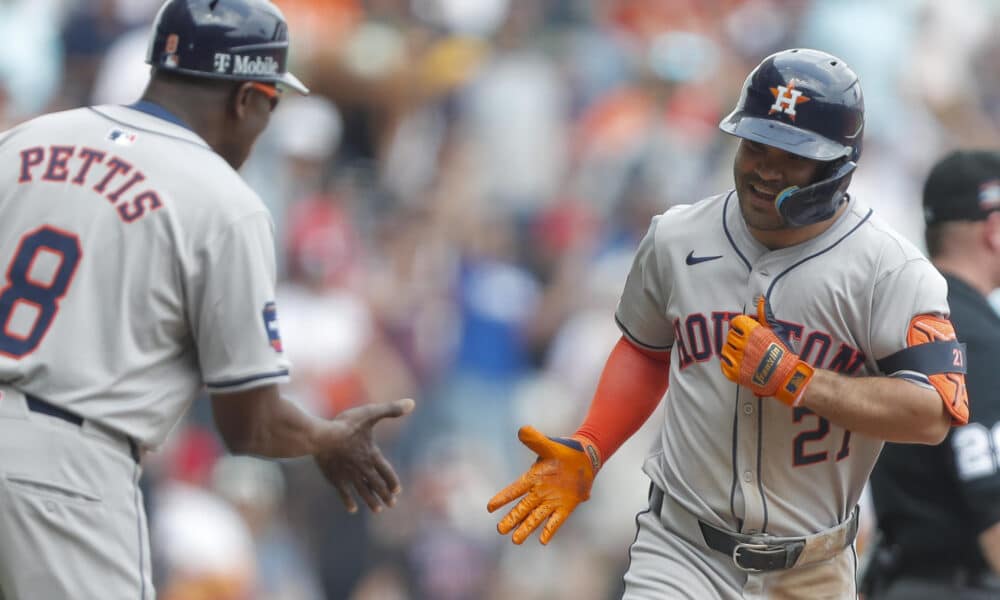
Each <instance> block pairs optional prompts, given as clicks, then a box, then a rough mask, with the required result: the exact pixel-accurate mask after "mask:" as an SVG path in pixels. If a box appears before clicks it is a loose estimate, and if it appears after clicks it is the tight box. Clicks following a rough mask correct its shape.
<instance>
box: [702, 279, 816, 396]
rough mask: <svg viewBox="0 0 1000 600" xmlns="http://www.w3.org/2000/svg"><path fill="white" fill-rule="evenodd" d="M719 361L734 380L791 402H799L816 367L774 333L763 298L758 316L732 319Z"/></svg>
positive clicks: (756, 390) (759, 391)
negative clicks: (803, 359)
mask: <svg viewBox="0 0 1000 600" xmlns="http://www.w3.org/2000/svg"><path fill="white" fill-rule="evenodd" d="M720 364H721V366H722V372H723V373H724V374H725V375H726V377H728V378H729V379H730V380H731V381H735V382H736V383H738V384H740V385H744V386H747V387H749V388H750V389H751V390H753V393H754V394H756V395H758V396H765V397H770V398H776V399H778V400H780V401H781V402H784V403H785V404H787V405H789V406H798V404H799V403H800V402H801V401H802V394H803V392H805V389H806V386H807V385H808V384H809V381H810V380H811V379H812V376H813V368H812V367H811V366H809V365H808V364H806V363H805V362H804V361H802V360H801V359H800V358H799V357H798V355H797V354H795V353H794V352H792V351H791V350H790V349H789V348H788V346H786V345H785V344H784V342H782V341H781V338H779V337H778V336H777V335H776V334H775V333H774V330H773V329H772V327H771V325H770V323H768V320H767V316H766V311H765V305H764V299H763V298H761V299H760V300H759V301H758V303H757V318H756V319H754V318H753V317H751V316H749V315H739V316H737V317H735V318H733V320H732V321H730V322H729V335H727V336H726V343H725V345H724V346H723V347H722V360H721V361H720Z"/></svg>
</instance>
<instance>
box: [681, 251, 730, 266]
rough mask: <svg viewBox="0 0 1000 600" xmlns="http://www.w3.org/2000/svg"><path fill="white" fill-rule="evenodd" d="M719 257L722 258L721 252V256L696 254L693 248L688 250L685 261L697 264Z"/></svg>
mask: <svg viewBox="0 0 1000 600" xmlns="http://www.w3.org/2000/svg"><path fill="white" fill-rule="evenodd" d="M717 258H722V255H721V254H720V255H719V256H695V255H694V250H692V251H690V252H688V255H687V259H685V261H684V262H686V263H687V264H689V265H696V264H698V263H703V262H708V261H710V260H715V259H717Z"/></svg>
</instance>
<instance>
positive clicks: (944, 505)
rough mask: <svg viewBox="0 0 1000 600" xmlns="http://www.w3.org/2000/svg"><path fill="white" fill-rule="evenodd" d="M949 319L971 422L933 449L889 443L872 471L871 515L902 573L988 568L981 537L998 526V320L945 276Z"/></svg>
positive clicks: (962, 284) (971, 291) (983, 303)
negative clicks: (962, 359)
mask: <svg viewBox="0 0 1000 600" xmlns="http://www.w3.org/2000/svg"><path fill="white" fill-rule="evenodd" d="M944 276H945V279H947V281H948V303H949V305H950V306H951V321H952V323H953V324H954V326H955V331H956V333H957V335H958V339H959V341H960V342H964V343H965V344H967V357H968V365H967V368H968V373H967V374H966V377H965V380H966V385H967V386H968V391H969V410H970V413H971V415H970V417H969V423H968V425H965V426H963V427H957V428H953V429H952V430H951V431H950V432H949V433H948V437H947V439H946V440H945V441H944V442H943V443H941V444H940V445H938V446H924V445H918V444H886V445H885V449H884V450H883V451H882V455H881V457H880V458H879V460H878V463H877V464H876V466H875V470H874V472H873V473H872V478H871V488H872V490H871V491H872V497H873V500H874V504H875V514H876V517H877V519H878V525H879V529H880V530H881V531H882V533H883V535H884V536H885V542H886V544H887V545H889V546H893V547H895V549H896V551H897V552H898V555H897V556H898V559H899V562H897V565H898V568H899V572H901V573H903V574H915V573H920V572H925V573H933V572H938V571H939V570H940V569H942V567H944V568H948V567H956V568H960V567H964V568H966V569H969V570H971V571H973V572H975V571H988V567H987V565H986V561H985V559H984V558H983V555H982V552H981V551H980V549H979V542H978V536H979V534H980V533H982V532H983V531H985V530H986V529H988V528H989V527H990V526H991V525H993V524H994V523H996V522H998V521H1000V358H998V357H1000V316H998V315H997V313H996V312H995V311H994V310H993V308H992V307H991V306H990V304H989V302H987V300H986V299H985V298H984V297H983V295H982V294H980V293H979V292H978V291H976V290H975V289H973V288H972V287H971V286H969V285H968V284H967V283H965V282H964V281H962V280H960V279H958V278H956V277H954V276H952V275H949V274H947V273H945V274H944Z"/></svg>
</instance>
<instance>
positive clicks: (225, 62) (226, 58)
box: [215, 52, 233, 73]
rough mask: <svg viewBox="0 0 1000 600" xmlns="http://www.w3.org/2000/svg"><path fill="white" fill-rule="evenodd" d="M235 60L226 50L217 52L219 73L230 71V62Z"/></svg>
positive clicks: (216, 58)
mask: <svg viewBox="0 0 1000 600" xmlns="http://www.w3.org/2000/svg"><path fill="white" fill-rule="evenodd" d="M232 61H233V57H232V56H230V55H229V54H226V53H224V52H217V53H216V54H215V70H216V71H217V72H219V73H228V72H229V64H230V63H231V62H232Z"/></svg>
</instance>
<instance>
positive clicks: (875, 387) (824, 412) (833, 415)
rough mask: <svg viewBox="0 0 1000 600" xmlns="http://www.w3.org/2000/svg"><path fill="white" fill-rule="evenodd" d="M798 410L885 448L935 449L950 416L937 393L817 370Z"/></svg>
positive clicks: (897, 381)
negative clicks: (917, 446) (891, 445)
mask: <svg viewBox="0 0 1000 600" xmlns="http://www.w3.org/2000/svg"><path fill="white" fill-rule="evenodd" d="M800 405H801V406H805V407H807V408H809V409H811V410H812V411H813V412H815V413H816V414H818V415H820V416H822V417H825V418H827V419H829V420H830V421H831V422H832V423H836V424H837V425H839V426H841V427H843V428H845V429H849V430H850V431H853V432H855V433H859V434H861V435H865V436H868V437H872V438H875V439H881V440H885V441H888V442H899V443H920V444H939V443H941V442H942V441H943V440H944V438H945V436H947V435H948V430H949V429H950V428H951V424H952V415H951V413H950V412H949V411H948V409H947V406H946V405H945V402H943V401H942V398H941V396H940V395H939V394H938V392H937V390H935V389H928V388H925V387H921V386H919V385H916V384H914V383H913V382H910V381H906V380H904V379H897V378H893V377H848V376H846V375H841V374H839V373H835V372H833V371H827V370H824V369H817V370H816V372H815V374H814V375H813V377H812V381H811V382H810V383H809V386H808V387H807V388H806V390H805V392H804V393H803V395H802V400H801V403H800Z"/></svg>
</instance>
